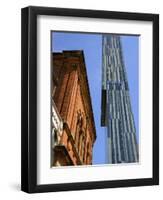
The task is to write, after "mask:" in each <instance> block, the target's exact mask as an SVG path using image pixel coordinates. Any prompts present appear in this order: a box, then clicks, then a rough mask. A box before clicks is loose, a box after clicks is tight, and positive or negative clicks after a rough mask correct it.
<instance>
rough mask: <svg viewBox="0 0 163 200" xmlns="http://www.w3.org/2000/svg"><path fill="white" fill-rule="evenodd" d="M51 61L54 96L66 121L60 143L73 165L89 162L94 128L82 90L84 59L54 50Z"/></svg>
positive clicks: (90, 162) (90, 161)
mask: <svg viewBox="0 0 163 200" xmlns="http://www.w3.org/2000/svg"><path fill="white" fill-rule="evenodd" d="M53 63H54V64H53V76H55V77H56V78H57V80H58V86H57V88H56V90H55V94H54V97H53V100H54V102H55V104H56V107H57V109H58V111H59V113H60V115H61V118H62V119H63V121H64V122H65V123H66V128H65V129H64V131H63V134H62V140H61V144H62V145H64V146H65V148H66V149H67V152H68V154H69V157H70V158H71V160H72V162H73V165H77V164H92V146H93V143H94V141H93V138H94V136H93V134H94V130H93V128H92V124H91V123H92V122H91V119H90V117H89V116H90V113H88V109H87V108H86V104H85V101H87V98H85V96H84V93H83V90H82V88H83V85H82V84H83V82H81V76H83V75H82V74H81V72H82V71H81V70H80V68H81V65H82V64H83V63H81V59H79V58H78V57H75V56H65V55H64V53H63V54H54V56H53ZM60 156H61V157H62V158H60V159H59V156H57V159H59V160H60V162H61V163H62V164H63V165H65V163H64V162H66V161H63V160H64V158H63V155H61V154H60ZM58 162H59V161H58ZM62 164H61V165H62Z"/></svg>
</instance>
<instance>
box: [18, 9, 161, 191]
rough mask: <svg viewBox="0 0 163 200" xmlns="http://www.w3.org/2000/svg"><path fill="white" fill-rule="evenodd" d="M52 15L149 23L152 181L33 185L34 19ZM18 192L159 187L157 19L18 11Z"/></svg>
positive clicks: (118, 14) (81, 12)
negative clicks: (19, 168)
mask: <svg viewBox="0 0 163 200" xmlns="http://www.w3.org/2000/svg"><path fill="white" fill-rule="evenodd" d="M38 15H49V16H50V15H51V16H53V15H55V16H65V17H66V16H71V17H87V18H97V19H98V18H103V19H123V20H137V21H151V22H152V23H153V177H152V178H141V179H130V180H129V179H128V180H113V181H103V180H101V181H95V182H93V181H92V182H87V181H85V182H80V183H63V184H47V185H37V16H38ZM21 77H22V79H21V190H22V191H24V192H28V193H37V192H55V191H68V190H84V189H100V188H115V187H131V186H147V185H158V184H159V15H158V14H144V13H128V12H113V11H99V10H82V9H66V8H50V7H35V6H30V7H26V8H22V11H21Z"/></svg>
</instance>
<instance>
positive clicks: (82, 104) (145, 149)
mask: <svg viewBox="0 0 163 200" xmlns="http://www.w3.org/2000/svg"><path fill="white" fill-rule="evenodd" d="M21 25H22V51H21V52H22V63H21V66H22V90H21V92H22V114H21V116H22V131H21V132H22V142H21V144H22V154H21V163H22V164H21V165H22V168H21V172H22V174H21V177H22V190H23V191H25V192H28V193H35V192H51V191H66V190H83V189H100V188H113V187H130V186H144V185H158V184H159V16H158V15H157V14H144V13H126V12H112V11H99V10H80V9H65V8H49V7H34V6H30V7H26V8H23V9H22V24H21Z"/></svg>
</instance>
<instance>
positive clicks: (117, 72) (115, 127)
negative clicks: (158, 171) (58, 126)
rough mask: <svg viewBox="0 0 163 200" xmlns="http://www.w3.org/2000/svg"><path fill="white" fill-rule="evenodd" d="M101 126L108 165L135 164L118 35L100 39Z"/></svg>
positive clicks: (133, 133)
mask: <svg viewBox="0 0 163 200" xmlns="http://www.w3.org/2000/svg"><path fill="white" fill-rule="evenodd" d="M102 60H103V63H102V106H101V125H102V126H106V127H107V157H108V163H134V162H138V160H139V155H138V144H137V140H136V128H135V122H134V116H133V113H132V107H131V102H130V94H129V86H128V81H127V74H126V70H125V66H124V61H123V53H122V46H121V39H120V36H119V35H103V36H102Z"/></svg>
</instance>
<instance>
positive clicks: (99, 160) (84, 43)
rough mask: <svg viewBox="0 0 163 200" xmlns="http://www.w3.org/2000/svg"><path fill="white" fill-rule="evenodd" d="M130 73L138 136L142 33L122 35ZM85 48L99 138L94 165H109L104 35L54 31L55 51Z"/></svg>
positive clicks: (130, 86)
mask: <svg viewBox="0 0 163 200" xmlns="http://www.w3.org/2000/svg"><path fill="white" fill-rule="evenodd" d="M121 41H122V48H123V53H124V55H123V56H124V61H125V67H126V71H127V76H128V82H129V89H130V97H131V104H132V111H133V113H134V119H135V125H136V130H137V135H136V136H137V139H138V36H121ZM63 50H83V51H84V56H85V63H86V68H87V76H88V82H89V88H90V94H91V100H92V106H93V113H94V119H95V126H96V134H97V139H96V142H95V144H94V148H93V164H105V162H106V158H105V145H106V128H105V127H101V124H100V122H101V119H100V118H101V77H102V74H101V73H102V35H101V34H87V33H69V32H64V33H63V32H53V33H52V51H53V52H61V51H63Z"/></svg>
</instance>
